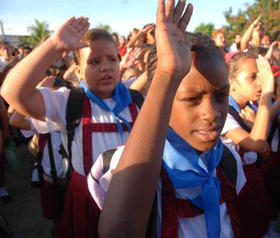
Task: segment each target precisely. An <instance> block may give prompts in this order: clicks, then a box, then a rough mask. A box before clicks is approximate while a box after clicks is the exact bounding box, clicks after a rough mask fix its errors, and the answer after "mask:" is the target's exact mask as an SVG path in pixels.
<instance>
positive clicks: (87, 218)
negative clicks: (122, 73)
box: [36, 86, 138, 237]
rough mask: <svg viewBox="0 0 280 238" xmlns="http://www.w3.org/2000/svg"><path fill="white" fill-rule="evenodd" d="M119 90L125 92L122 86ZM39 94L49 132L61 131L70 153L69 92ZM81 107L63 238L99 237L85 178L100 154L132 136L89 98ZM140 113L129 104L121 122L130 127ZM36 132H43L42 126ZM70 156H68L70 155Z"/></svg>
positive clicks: (110, 101) (109, 101)
mask: <svg viewBox="0 0 280 238" xmlns="http://www.w3.org/2000/svg"><path fill="white" fill-rule="evenodd" d="M120 87H121V90H123V88H122V86H120ZM39 90H40V92H41V94H42V96H43V98H44V102H45V110H46V123H47V130H48V131H52V130H58V131H60V132H61V135H62V143H63V145H64V147H65V148H66V150H67V145H68V141H67V139H68V138H67V130H66V106H67V102H68V98H69V93H70V90H69V89H67V88H60V89H59V90H56V91H51V90H50V89H47V88H40V89H39ZM102 101H103V103H105V104H106V105H107V107H109V108H115V106H118V105H116V102H115V100H114V99H113V98H107V99H104V100H102ZM82 106H83V114H82V119H81V122H80V124H79V126H77V127H76V128H75V134H74V138H73V142H72V147H71V148H72V166H73V170H74V171H73V173H72V178H71V181H70V185H69V189H68V194H67V198H66V203H65V210H64V218H63V227H62V233H61V237H97V230H96V229H95V228H94V227H97V226H94V225H97V223H98V217H99V213H100V211H99V209H98V207H97V205H96V204H95V202H94V200H93V199H92V198H91V196H90V194H89V192H88V188H87V181H86V175H87V174H88V172H89V171H90V168H91V166H92V165H93V164H94V162H95V161H96V158H97V157H98V155H99V154H100V153H102V152H103V151H106V150H108V149H112V148H115V147H116V146H119V145H121V144H123V143H124V142H125V141H126V140H127V138H128V136H129V131H128V129H127V127H126V126H125V125H123V123H121V124H120V123H119V124H118V123H116V116H115V115H113V114H112V113H111V112H108V111H106V110H104V109H102V108H101V107H100V106H99V105H98V104H97V103H95V102H94V101H92V100H90V99H89V98H88V97H85V99H84V102H83V105H82ZM137 112H138V108H137V106H136V104H135V103H134V102H130V104H129V105H128V106H126V107H125V108H122V110H121V112H120V113H119V115H118V116H119V117H118V118H122V121H126V122H127V123H129V126H130V127H131V126H132V125H133V122H134V121H135V119H136V115H137ZM120 127H121V129H120ZM36 128H37V129H39V128H40V123H38V124H37V125H36ZM42 129H43V130H42V131H40V132H41V133H43V132H44V128H42ZM120 130H121V133H120V132H119V131H120ZM67 153H68V154H69V151H67Z"/></svg>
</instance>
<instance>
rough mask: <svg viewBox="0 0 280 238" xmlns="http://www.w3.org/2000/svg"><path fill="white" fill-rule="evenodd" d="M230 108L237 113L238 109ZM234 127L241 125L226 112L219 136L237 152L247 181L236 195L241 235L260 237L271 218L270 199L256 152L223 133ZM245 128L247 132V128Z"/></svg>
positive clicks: (266, 228) (265, 230) (264, 232)
mask: <svg viewBox="0 0 280 238" xmlns="http://www.w3.org/2000/svg"><path fill="white" fill-rule="evenodd" d="M233 104H235V103H233ZM235 107H236V106H235ZM251 107H252V108H253V109H254V110H255V111H256V110H257V109H256V107H255V106H254V105H251ZM232 108H233V107H232ZM232 110H235V111H236V112H237V113H238V111H237V110H238V109H232ZM236 128H242V127H241V125H240V123H239V122H237V120H236V118H234V116H233V115H231V114H230V113H228V114H227V118H226V122H225V125H224V128H223V130H222V135H221V138H222V140H223V143H225V144H226V145H228V146H230V147H231V148H232V149H234V150H235V151H236V152H238V153H239V155H240V157H241V161H242V165H243V170H244V173H245V176H246V181H247V182H246V184H245V186H244V188H243V190H242V191H241V192H240V194H239V196H238V201H239V206H240V219H241V220H240V221H241V237H262V236H264V235H265V234H266V233H267V231H268V228H269V222H270V220H271V206H270V202H271V200H270V196H269V194H268V192H267V188H266V185H265V181H264V178H263V175H262V173H261V170H260V168H259V163H258V154H257V153H256V152H254V151H245V150H243V149H242V148H240V146H238V145H237V144H235V143H234V142H233V141H232V140H231V139H229V138H227V137H226V135H225V134H226V133H227V132H228V131H231V130H234V129H236ZM243 129H244V128H243ZM246 130H247V131H248V132H249V129H248V128H246Z"/></svg>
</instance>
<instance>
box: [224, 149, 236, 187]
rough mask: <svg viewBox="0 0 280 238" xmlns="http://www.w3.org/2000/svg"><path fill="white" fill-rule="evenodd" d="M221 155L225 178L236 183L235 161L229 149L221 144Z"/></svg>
mask: <svg viewBox="0 0 280 238" xmlns="http://www.w3.org/2000/svg"><path fill="white" fill-rule="evenodd" d="M223 147H224V149H223V155H222V159H221V165H222V167H223V170H224V172H225V175H226V177H227V179H228V180H229V181H230V182H231V183H232V184H234V185H236V180H237V162H236V159H235V157H234V155H233V154H232V152H231V151H230V149H229V148H228V147H227V146H226V145H224V144H223Z"/></svg>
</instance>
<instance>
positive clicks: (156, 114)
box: [99, 0, 192, 237]
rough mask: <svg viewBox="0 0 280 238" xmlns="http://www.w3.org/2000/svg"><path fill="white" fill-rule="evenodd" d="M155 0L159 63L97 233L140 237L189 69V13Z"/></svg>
mask: <svg viewBox="0 0 280 238" xmlns="http://www.w3.org/2000/svg"><path fill="white" fill-rule="evenodd" d="M174 2H175V1H174V0H168V2H167V5H166V6H165V1H164V0H158V10H157V21H156V44H157V56H158V65H157V69H156V73H155V75H154V78H153V81H152V85H151V87H150V89H149V92H148V95H147V98H146V99H145V103H144V105H143V107H142V109H141V111H140V113H139V115H138V118H137V120H136V124H135V125H134V127H133V129H132V132H131V134H130V136H129V139H128V141H127V144H126V148H125V150H124V152H123V154H122V157H121V159H120V162H119V165H118V167H117V169H116V172H115V174H114V176H113V179H112V182H111V184H110V187H109V190H108V194H107V197H106V199H105V204H104V207H103V210H102V214H101V218H100V223H99V232H100V236H101V237H116V233H118V236H119V237H144V236H145V232H146V227H147V223H148V219H149V214H150V210H151V207H152V203H153V199H154V196H155V191H156V187H157V182H158V179H159V175H160V171H161V163H162V153H163V148H164V143H165V139H166V135H167V128H168V123H169V117H170V113H171V109H172V104H173V99H174V96H175V93H176V91H177V88H178V86H179V84H180V82H181V81H182V79H183V78H184V76H185V75H186V74H187V73H188V72H189V70H190V65H191V52H190V47H189V46H188V45H187V44H186V42H185V39H184V31H185V29H186V27H187V25H188V23H189V20H190V18H191V15H192V5H190V4H189V5H188V7H187V9H186V10H185V11H184V8H185V1H184V0H180V1H179V2H178V4H177V5H176V7H175V3H174Z"/></svg>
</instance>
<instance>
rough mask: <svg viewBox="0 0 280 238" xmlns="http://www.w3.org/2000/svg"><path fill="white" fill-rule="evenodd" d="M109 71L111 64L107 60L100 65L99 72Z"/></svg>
mask: <svg viewBox="0 0 280 238" xmlns="http://www.w3.org/2000/svg"><path fill="white" fill-rule="evenodd" d="M108 70H110V65H109V62H108V61H107V60H106V61H105V62H103V63H102V64H100V67H99V71H100V72H106V71H108Z"/></svg>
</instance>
